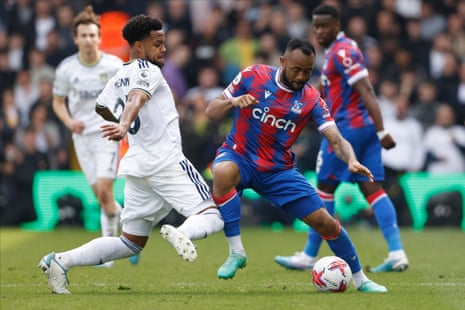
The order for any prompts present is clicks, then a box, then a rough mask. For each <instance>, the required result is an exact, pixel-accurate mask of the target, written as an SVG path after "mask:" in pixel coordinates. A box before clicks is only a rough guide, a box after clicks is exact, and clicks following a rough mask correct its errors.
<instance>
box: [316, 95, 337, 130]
mask: <svg viewBox="0 0 465 310" xmlns="http://www.w3.org/2000/svg"><path fill="white" fill-rule="evenodd" d="M312 119H313V122H314V123H315V126H316V127H317V129H318V131H319V132H323V131H325V130H326V129H327V128H329V127H332V126H336V123H335V122H334V119H333V117H332V116H331V113H330V112H329V109H328V105H327V104H326V102H325V101H324V99H323V98H321V97H319V98H318V99H317V102H316V103H315V106H314V107H313V109H312Z"/></svg>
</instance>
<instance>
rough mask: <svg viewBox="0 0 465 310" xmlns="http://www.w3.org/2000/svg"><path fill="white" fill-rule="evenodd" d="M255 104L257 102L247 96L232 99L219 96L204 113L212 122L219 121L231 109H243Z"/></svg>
mask: <svg viewBox="0 0 465 310" xmlns="http://www.w3.org/2000/svg"><path fill="white" fill-rule="evenodd" d="M257 103H258V100H257V99H255V98H254V97H253V96H251V95H249V94H245V95H242V96H239V97H234V98H225V97H224V95H221V96H219V97H218V98H216V99H214V100H213V101H211V102H210V104H209V105H208V107H207V110H206V113H207V116H208V117H209V118H210V119H212V120H221V119H222V118H224V117H225V116H226V115H227V114H228V113H229V111H231V109H233V108H235V107H238V108H240V109H243V108H247V107H250V106H252V105H254V104H257Z"/></svg>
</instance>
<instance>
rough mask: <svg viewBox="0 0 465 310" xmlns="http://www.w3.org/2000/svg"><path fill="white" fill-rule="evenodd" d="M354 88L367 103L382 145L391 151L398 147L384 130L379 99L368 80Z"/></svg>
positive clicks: (355, 84)
mask: <svg viewBox="0 0 465 310" xmlns="http://www.w3.org/2000/svg"><path fill="white" fill-rule="evenodd" d="M352 87H353V88H354V89H355V90H356V91H357V92H358V93H359V94H360V96H361V97H362V99H363V102H364V103H365V107H366V109H367V110H368V113H369V114H370V116H371V118H372V119H373V122H374V123H375V127H376V132H377V133H378V138H379V140H380V142H381V145H382V146H383V148H385V149H387V150H388V149H391V148H393V147H395V146H396V141H395V140H394V138H393V137H392V136H391V135H390V134H389V133H388V132H387V131H386V130H385V129H384V123H383V116H382V115H381V110H380V108H379V104H378V99H377V98H376V94H375V91H374V89H373V86H372V85H371V83H370V81H369V80H368V78H363V79H361V80H359V81H357V82H355V83H354V85H352Z"/></svg>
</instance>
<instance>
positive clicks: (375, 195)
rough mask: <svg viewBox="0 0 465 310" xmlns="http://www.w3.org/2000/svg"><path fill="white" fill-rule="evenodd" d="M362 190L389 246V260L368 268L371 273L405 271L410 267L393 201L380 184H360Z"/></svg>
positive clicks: (376, 182)
mask: <svg viewBox="0 0 465 310" xmlns="http://www.w3.org/2000/svg"><path fill="white" fill-rule="evenodd" d="M359 185H360V189H361V191H362V192H363V194H364V195H365V197H366V199H367V201H368V203H369V204H370V206H371V208H372V210H373V212H374V214H375V218H376V221H377V223H378V226H379V228H380V230H381V232H382V234H383V237H384V239H385V240H386V243H387V245H388V250H389V254H388V257H387V259H386V260H385V261H384V262H383V263H382V264H380V265H379V266H377V267H374V268H368V270H369V271H371V272H386V271H404V270H406V269H407V268H408V266H409V261H408V259H407V255H406V253H405V251H404V248H403V245H402V240H401V236H400V230H399V226H398V225H397V214H396V210H395V208H394V205H393V204H392V202H391V199H390V198H389V196H388V195H387V194H386V192H385V191H384V189H383V188H382V185H381V183H380V182H378V181H375V182H359Z"/></svg>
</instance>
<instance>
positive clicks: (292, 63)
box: [281, 49, 315, 91]
mask: <svg viewBox="0 0 465 310" xmlns="http://www.w3.org/2000/svg"><path fill="white" fill-rule="evenodd" d="M314 63H315V55H314V54H310V55H305V54H304V53H303V52H302V51H301V50H300V49H295V50H293V51H291V52H289V51H287V52H286V53H285V54H284V56H282V57H281V67H282V73H281V82H283V83H284V85H286V86H287V87H289V88H290V89H292V90H295V91H299V90H301V89H302V87H304V86H305V84H306V83H307V82H308V80H309V79H310V76H311V75H312V71H313V66H314Z"/></svg>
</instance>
